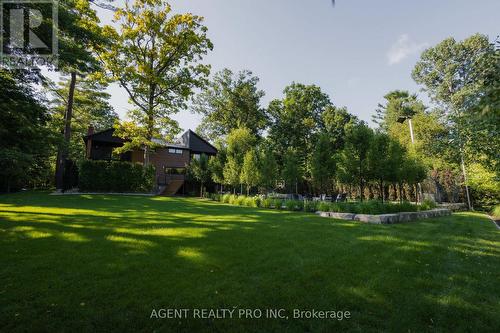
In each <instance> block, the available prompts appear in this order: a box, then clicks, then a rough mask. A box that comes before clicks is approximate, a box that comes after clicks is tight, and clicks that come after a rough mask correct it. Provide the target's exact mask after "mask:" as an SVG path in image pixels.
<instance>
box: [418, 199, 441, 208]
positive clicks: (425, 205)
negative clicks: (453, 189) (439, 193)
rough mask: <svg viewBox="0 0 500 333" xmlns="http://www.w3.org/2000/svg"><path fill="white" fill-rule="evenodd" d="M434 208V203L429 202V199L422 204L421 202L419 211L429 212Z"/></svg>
mask: <svg viewBox="0 0 500 333" xmlns="http://www.w3.org/2000/svg"><path fill="white" fill-rule="evenodd" d="M436 207H437V206H436V203H435V202H434V201H432V200H429V199H426V200H424V202H422V204H421V205H420V209H421V210H431V209H434V208H436Z"/></svg>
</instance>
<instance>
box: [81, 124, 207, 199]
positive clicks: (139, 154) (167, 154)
mask: <svg viewBox="0 0 500 333" xmlns="http://www.w3.org/2000/svg"><path fill="white" fill-rule="evenodd" d="M114 131H115V130H114V129H113V128H110V129H107V130H104V131H100V132H94V129H93V128H92V127H89V131H88V134H87V135H86V136H85V137H84V138H83V140H84V141H85V146H86V149H87V153H86V155H87V158H88V159H92V160H121V161H128V162H132V163H144V151H143V150H142V149H135V150H133V151H128V152H126V153H123V154H120V155H118V156H117V155H115V156H114V155H113V150H114V149H115V148H118V147H122V146H123V144H124V143H125V140H124V139H122V138H119V137H117V136H114V135H113V134H114ZM158 144H159V147H158V148H156V149H154V150H153V151H152V152H151V155H150V163H151V164H152V165H154V166H155V169H156V182H157V186H158V192H159V193H161V194H164V195H175V194H178V193H184V192H186V188H187V187H188V186H187V185H188V184H187V182H186V168H187V167H188V166H189V164H190V162H191V161H192V159H193V158H198V157H199V156H200V155H201V154H206V155H208V156H215V155H216V154H217V149H216V148H215V147H214V146H213V145H212V144H210V143H209V142H208V141H206V140H205V139H203V138H202V137H200V136H199V135H198V134H196V133H195V132H193V131H191V130H188V131H186V132H185V133H184V134H183V135H182V136H181V137H180V138H179V140H177V142H176V143H167V142H160V141H158Z"/></svg>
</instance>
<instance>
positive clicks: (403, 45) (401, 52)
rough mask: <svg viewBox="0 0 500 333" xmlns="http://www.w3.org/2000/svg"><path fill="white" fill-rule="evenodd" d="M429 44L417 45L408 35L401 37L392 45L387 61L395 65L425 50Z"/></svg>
mask: <svg viewBox="0 0 500 333" xmlns="http://www.w3.org/2000/svg"><path fill="white" fill-rule="evenodd" d="M427 45H428V44H427V43H417V42H415V41H412V40H411V39H410V36H408V35H407V34H402V35H401V36H399V38H398V40H397V41H396V42H395V43H394V44H392V46H391V48H390V49H389V51H388V52H387V60H388V62H389V65H395V64H398V63H400V62H401V61H403V60H404V59H406V58H408V57H409V56H411V55H413V54H415V53H417V52H419V51H421V50H423V49H424V48H425V47H427Z"/></svg>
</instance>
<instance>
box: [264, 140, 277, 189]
mask: <svg viewBox="0 0 500 333" xmlns="http://www.w3.org/2000/svg"><path fill="white" fill-rule="evenodd" d="M264 145H266V146H264V148H261V152H260V176H261V185H262V187H263V188H264V189H265V191H269V190H273V189H274V187H275V185H276V181H277V180H278V174H279V173H278V163H277V162H276V158H275V157H274V152H273V151H272V149H270V147H269V146H268V145H267V144H266V143H264Z"/></svg>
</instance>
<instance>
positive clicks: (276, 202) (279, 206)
mask: <svg viewBox="0 0 500 333" xmlns="http://www.w3.org/2000/svg"><path fill="white" fill-rule="evenodd" d="M272 202H273V208H274V209H278V210H281V209H283V200H281V199H272Z"/></svg>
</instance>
